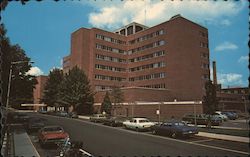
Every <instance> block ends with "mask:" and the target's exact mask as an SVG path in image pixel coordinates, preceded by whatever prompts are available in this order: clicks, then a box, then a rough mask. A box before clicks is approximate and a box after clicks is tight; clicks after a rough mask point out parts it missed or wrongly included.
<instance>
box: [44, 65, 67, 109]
mask: <svg viewBox="0 0 250 157" xmlns="http://www.w3.org/2000/svg"><path fill="white" fill-rule="evenodd" d="M48 77H49V78H48V80H47V82H46V84H45V87H44V96H43V99H42V102H44V103H45V104H47V105H48V106H58V94H59V87H60V83H61V82H60V81H62V80H63V71H62V70H61V69H57V68H55V69H53V70H51V71H50V73H49V76H48Z"/></svg>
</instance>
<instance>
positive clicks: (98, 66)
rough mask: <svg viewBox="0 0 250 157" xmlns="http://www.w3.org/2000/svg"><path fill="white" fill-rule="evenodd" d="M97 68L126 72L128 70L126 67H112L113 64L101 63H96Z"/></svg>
mask: <svg viewBox="0 0 250 157" xmlns="http://www.w3.org/2000/svg"><path fill="white" fill-rule="evenodd" d="M95 68H96V69H101V70H108V71H116V72H125V71H126V69H125V68H119V67H112V66H107V65H100V64H96V65H95Z"/></svg>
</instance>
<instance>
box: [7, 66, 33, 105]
mask: <svg viewBox="0 0 250 157" xmlns="http://www.w3.org/2000/svg"><path fill="white" fill-rule="evenodd" d="M21 63H34V62H31V61H16V62H11V63H10V73H9V81H8V90H7V100H6V109H8V107H9V99H10V85H11V77H12V66H13V65H16V64H21Z"/></svg>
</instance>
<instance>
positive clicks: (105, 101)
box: [101, 92, 112, 115]
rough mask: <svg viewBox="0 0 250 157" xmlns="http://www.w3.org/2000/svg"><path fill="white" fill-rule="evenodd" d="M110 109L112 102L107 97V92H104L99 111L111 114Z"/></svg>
mask: <svg viewBox="0 0 250 157" xmlns="http://www.w3.org/2000/svg"><path fill="white" fill-rule="evenodd" d="M111 109H112V103H111V101H110V98H109V92H106V95H105V97H104V99H103V102H102V105H101V112H103V111H105V112H106V113H107V114H109V115H110V114H111Z"/></svg>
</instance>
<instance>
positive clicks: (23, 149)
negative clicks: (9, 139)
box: [14, 131, 40, 157]
mask: <svg viewBox="0 0 250 157" xmlns="http://www.w3.org/2000/svg"><path fill="white" fill-rule="evenodd" d="M14 154H15V156H25V157H40V155H39V154H38V152H37V150H36V148H35V147H34V145H33V144H32V142H31V140H30V137H29V136H28V134H27V133H26V132H16V131H15V132H14Z"/></svg>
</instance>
